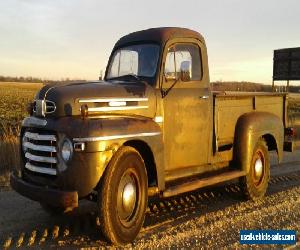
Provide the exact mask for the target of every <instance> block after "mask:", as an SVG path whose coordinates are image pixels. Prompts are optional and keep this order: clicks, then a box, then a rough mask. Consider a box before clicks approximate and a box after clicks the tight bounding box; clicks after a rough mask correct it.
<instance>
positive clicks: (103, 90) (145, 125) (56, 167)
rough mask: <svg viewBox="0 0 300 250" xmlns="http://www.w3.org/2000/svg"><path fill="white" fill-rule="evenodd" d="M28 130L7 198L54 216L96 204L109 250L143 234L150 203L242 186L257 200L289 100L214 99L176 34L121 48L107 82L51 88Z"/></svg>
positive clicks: (203, 53) (131, 39) (281, 141)
mask: <svg viewBox="0 0 300 250" xmlns="http://www.w3.org/2000/svg"><path fill="white" fill-rule="evenodd" d="M29 112H30V116H29V117H27V118H26V119H25V120H24V121H23V125H22V130H21V135H20V138H21V139H20V140H21V155H22V160H23V164H22V167H21V171H18V172H15V173H13V174H12V176H11V186H12V187H13V189H15V190H16V191H17V192H19V193H20V194H22V195H24V196H26V197H28V198H30V199H32V200H35V201H38V202H40V203H41V205H42V207H43V208H45V209H46V210H47V211H51V212H64V211H67V210H71V209H73V208H75V207H77V206H78V200H79V199H86V198H88V199H91V200H95V201H97V203H98V210H99V218H100V221H101V223H100V224H101V228H102V232H103V234H104V236H105V237H106V238H107V240H109V241H110V242H112V243H114V244H123V243H126V242H131V241H133V240H134V239H135V237H136V236H137V234H138V233H139V231H140V229H141V227H142V225H143V221H144V217H145V211H146V208H147V202H148V197H149V196H157V197H160V198H161V199H163V198H165V197H170V196H173V195H178V194H180V193H184V192H189V191H192V190H195V189H198V188H202V187H205V186H209V185H214V184H217V183H220V182H225V181H229V180H233V179H238V180H239V182H240V185H241V187H242V190H243V192H244V194H245V195H246V197H248V198H249V199H252V200H256V199H260V198H262V197H263V196H264V194H265V192H266V190H267V186H268V181H269V177H270V162H269V156H268V151H272V150H274V151H276V152H277V155H278V159H279V161H280V160H281V158H282V154H283V150H284V147H285V148H287V149H292V141H291V140H289V138H291V136H293V131H294V130H293V129H292V128H289V124H288V120H287V119H288V118H287V95H286V94H284V93H233V92H212V91H211V89H210V80H209V69H208V57H207V50H206V45H205V41H204V38H203V37H202V36H201V35H200V34H199V33H198V32H195V31H192V30H189V29H183V28H153V29H148V30H143V31H139V32H134V33H131V34H129V35H126V36H124V37H122V38H121V39H120V40H119V41H118V42H117V43H116V45H115V46H114V48H113V51H112V53H111V56H110V58H109V62H108V65H107V68H106V73H105V77H104V81H94V82H75V83H68V84H58V85H46V86H44V87H43V88H42V89H41V90H40V91H39V92H38V93H37V94H36V96H35V100H33V102H32V104H31V106H30V109H29Z"/></svg>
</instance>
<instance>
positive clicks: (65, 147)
mask: <svg viewBox="0 0 300 250" xmlns="http://www.w3.org/2000/svg"><path fill="white" fill-rule="evenodd" d="M60 153H61V157H62V159H63V160H64V162H66V163H67V162H69V161H70V160H71V159H72V156H73V143H72V142H71V140H70V139H68V138H65V139H64V140H63V143H62V147H61V152H60Z"/></svg>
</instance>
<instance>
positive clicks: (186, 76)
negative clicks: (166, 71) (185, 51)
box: [180, 61, 191, 82]
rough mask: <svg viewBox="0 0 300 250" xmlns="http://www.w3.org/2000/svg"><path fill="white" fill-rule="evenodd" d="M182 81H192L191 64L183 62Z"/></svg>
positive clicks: (181, 65)
mask: <svg viewBox="0 0 300 250" xmlns="http://www.w3.org/2000/svg"><path fill="white" fill-rule="evenodd" d="M180 80H181V81H183V82H188V81H190V80H191V62H190V61H183V62H181V64H180Z"/></svg>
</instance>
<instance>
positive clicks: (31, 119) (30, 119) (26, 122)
mask: <svg viewBox="0 0 300 250" xmlns="http://www.w3.org/2000/svg"><path fill="white" fill-rule="evenodd" d="M23 125H27V126H34V125H36V126H43V127H45V126H46V125H47V120H44V119H40V118H36V117H34V116H29V117H27V118H25V119H24V121H23Z"/></svg>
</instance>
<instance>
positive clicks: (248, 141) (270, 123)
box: [233, 112, 284, 172]
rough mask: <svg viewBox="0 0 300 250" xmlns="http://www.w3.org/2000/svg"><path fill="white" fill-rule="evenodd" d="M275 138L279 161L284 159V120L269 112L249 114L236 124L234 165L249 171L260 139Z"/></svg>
mask: <svg viewBox="0 0 300 250" xmlns="http://www.w3.org/2000/svg"><path fill="white" fill-rule="evenodd" d="M261 137H266V138H273V139H274V140H275V142H276V150H277V154H278V160H279V161H280V160H281V159H282V154H283V141H284V127H283V123H282V120H281V119H280V118H279V117H278V116H276V115H274V114H271V113H268V112H249V113H246V114H244V115H242V116H241V117H240V118H239V119H238V121H237V124H236V128H235V136H234V149H233V154H234V155H233V157H234V164H235V165H237V166H239V167H240V168H241V169H242V170H245V171H246V172H248V171H249V167H250V163H251V159H252V155H253V150H254V147H255V145H256V143H257V141H258V139H259V138H261Z"/></svg>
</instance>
